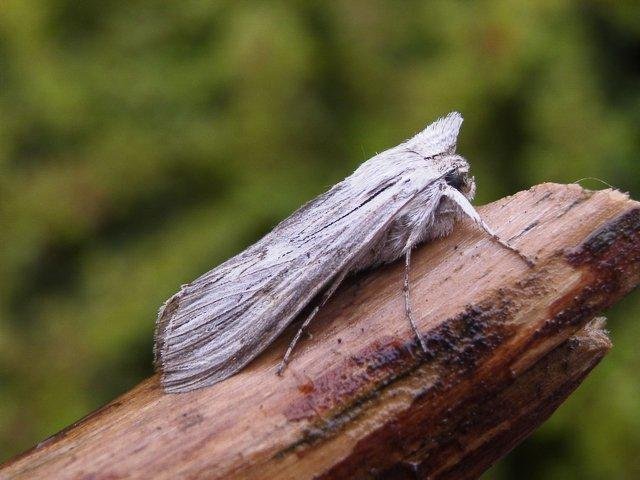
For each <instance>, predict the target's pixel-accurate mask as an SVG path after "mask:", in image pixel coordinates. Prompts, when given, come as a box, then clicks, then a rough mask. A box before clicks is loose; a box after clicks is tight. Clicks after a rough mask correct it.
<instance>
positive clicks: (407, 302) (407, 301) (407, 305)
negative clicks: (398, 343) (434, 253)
mask: <svg viewBox="0 0 640 480" xmlns="http://www.w3.org/2000/svg"><path fill="white" fill-rule="evenodd" d="M410 270H411V246H409V247H408V248H407V249H406V250H405V254H404V285H403V286H402V290H403V292H404V309H405V312H406V314H407V318H408V319H409V323H410V324H411V329H412V330H413V334H414V335H415V337H416V338H417V339H418V342H419V343H420V347H422V351H423V352H424V353H427V346H426V345H425V343H424V340H423V338H422V336H421V335H420V332H419V331H418V327H417V326H416V324H415V322H414V321H413V312H412V311H411V297H410V291H409V271H410Z"/></svg>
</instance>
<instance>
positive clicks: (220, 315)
mask: <svg viewBox="0 0 640 480" xmlns="http://www.w3.org/2000/svg"><path fill="white" fill-rule="evenodd" d="M452 115H454V114H450V115H448V116H447V117H445V118H444V119H441V120H439V121H437V122H435V123H434V124H432V125H430V126H429V127H427V129H425V131H423V132H421V134H418V135H416V136H415V137H413V138H412V139H410V140H408V141H407V142H405V143H404V144H402V145H400V146H398V147H395V148H393V149H390V150H388V151H387V152H383V153H381V154H379V155H377V156H376V157H373V158H372V159H370V160H368V161H367V162H365V163H363V164H362V165H361V166H360V167H359V168H358V169H357V170H356V172H354V173H353V174H352V175H351V176H349V177H347V178H346V179H345V180H344V181H342V182H340V183H338V184H337V185H335V186H334V187H333V188H332V189H331V190H329V191H328V192H326V193H325V194H323V195H320V196H319V197H317V198H315V199H314V200H312V201H311V202H309V203H307V204H306V205H304V206H303V207H302V208H300V209H299V210H297V211H296V212H295V213H293V214H292V215H291V216H290V217H289V218H287V219H285V220H284V221H283V222H281V223H280V224H279V225H278V226H276V227H275V228H274V230H272V231H271V232H270V233H269V234H267V235H266V236H265V237H263V238H262V239H261V240H259V241H258V242H257V243H255V244H254V245H253V246H251V247H249V248H248V249H247V250H245V251H244V252H242V253H240V254H238V255H236V256H235V257H233V258H231V259H229V260H228V261H226V262H224V263H223V264H221V265H220V266H218V267H217V268H214V269H213V270H211V271H209V272H207V273H205V274H204V275H202V276H201V277H199V278H198V279H196V280H195V281H193V282H191V283H189V284H187V285H184V286H183V287H182V288H181V289H180V291H179V292H178V293H177V294H175V295H174V296H173V297H171V298H170V299H169V300H168V301H167V302H166V303H165V304H164V305H163V306H162V307H161V309H160V312H159V314H158V320H157V323H156V334H155V345H154V354H155V364H156V366H157V368H158V369H159V370H160V372H161V378H162V384H163V386H164V388H165V389H166V390H167V391H168V392H184V391H189V390H193V389H196V388H200V387H204V386H207V385H211V384H214V383H216V382H218V381H220V380H223V379H224V378H227V377H228V376H230V375H232V374H233V373H235V372H237V371H238V370H240V369H241V368H242V367H243V366H245V365H246V364H247V363H249V362H250V361H251V360H252V359H253V358H255V357H256V356H257V355H258V354H259V353H261V352H262V351H263V350H264V349H265V348H266V347H267V346H268V345H269V344H271V343H272V342H273V340H274V339H275V338H276V337H277V336H278V335H279V334H280V333H282V331H283V330H284V329H285V328H286V327H287V325H289V324H290V323H291V321H292V320H293V319H294V318H295V317H296V316H297V315H298V314H299V313H300V311H301V310H302V309H303V308H304V307H305V306H306V305H308V304H309V302H310V301H311V300H312V299H313V298H314V297H315V296H316V295H317V294H318V293H319V292H321V291H322V290H323V289H324V288H326V287H327V285H328V284H329V282H330V281H331V280H332V279H333V278H334V277H335V276H336V275H338V274H340V273H342V272H344V270H345V269H349V268H350V267H351V266H352V265H353V264H354V262H356V261H357V259H358V256H359V255H362V253H363V252H364V250H365V249H366V248H368V247H369V246H370V245H372V244H373V242H374V241H375V240H376V239H378V238H380V236H381V235H382V234H384V232H385V231H386V228H387V227H388V225H389V224H390V223H391V222H392V221H393V220H394V218H395V217H396V216H397V214H398V212H400V211H401V210H402V208H403V207H404V206H405V205H406V204H407V203H408V202H409V201H410V200H411V199H413V198H414V197H415V195H416V194H417V193H418V192H420V191H422V190H423V189H424V188H426V186H427V185H428V184H429V183H430V182H433V181H434V179H435V178H436V177H437V176H438V172H436V171H431V170H430V168H431V167H429V166H428V165H426V164H425V162H424V158H423V157H422V155H424V153H423V152H426V151H429V152H434V151H435V150H436V147H435V145H440V148H441V149H442V150H441V151H440V152H437V153H433V154H432V155H437V154H441V153H445V152H446V151H448V150H447V149H450V148H452V145H453V148H455V138H453V139H452V131H454V130H455V132H456V135H457V131H458V129H459V126H460V122H461V117H460V119H459V120H456V117H455V115H454V116H453V117H452ZM457 115H458V117H459V114H457ZM450 117H451V118H450ZM446 119H449V120H447V121H444V120H446ZM436 124H437V125H436ZM433 125H436V127H433ZM422 134H424V135H423V136H422V137H421V138H423V140H424V141H426V142H427V143H428V145H427V146H426V147H425V149H424V150H423V149H422V148H421V144H420V142H419V141H418V140H416V139H418V138H420V135H422ZM411 152H413V153H420V155H414V154H412V153H411ZM382 165H384V168H381V166H382Z"/></svg>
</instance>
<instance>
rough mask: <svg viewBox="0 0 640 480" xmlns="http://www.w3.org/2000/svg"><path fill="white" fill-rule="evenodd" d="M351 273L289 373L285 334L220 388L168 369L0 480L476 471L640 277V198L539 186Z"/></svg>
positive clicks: (518, 429)
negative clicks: (406, 288) (167, 383)
mask: <svg viewBox="0 0 640 480" xmlns="http://www.w3.org/2000/svg"><path fill="white" fill-rule="evenodd" d="M480 212H481V215H482V216H483V218H484V219H485V220H486V221H487V223H488V224H490V225H492V226H494V227H495V228H496V230H497V233H498V234H499V235H500V237H501V238H503V239H505V240H507V241H509V243H510V244H512V245H514V246H515V247H517V248H518V249H519V250H520V251H522V252H523V253H524V254H526V255H528V256H529V257H532V258H534V259H535V261H536V265H535V267H534V268H530V267H528V266H527V265H525V264H524V262H522V261H521V260H520V259H519V258H517V257H516V256H515V255H510V254H509V252H508V251H506V250H505V249H503V248H500V246H499V245H497V244H496V243H495V242H493V241H491V239H490V238H488V237H487V236H486V235H485V234H484V233H483V232H481V231H479V230H478V228H477V227H475V226H473V225H471V224H470V223H469V222H462V223H461V224H459V225H458V226H457V227H456V229H455V231H454V233H453V234H452V235H451V236H450V237H448V238H446V239H443V240H441V241H437V242H434V243H432V244H429V245H426V246H423V247H420V248H418V249H416V250H415V252H414V255H413V258H412V272H411V288H412V308H413V312H414V316H415V323H416V326H417V328H418V329H419V331H420V332H421V335H422V337H423V339H424V342H425V345H426V346H427V348H428V353H427V354H424V353H423V352H422V350H421V348H420V347H419V345H418V344H417V341H416V340H415V336H414V334H413V332H412V331H411V328H410V327H409V325H408V324H407V322H406V318H405V314H404V307H403V296H402V295H403V292H402V285H403V267H404V265H403V264H402V262H397V263H396V264H394V265H390V266H388V267H384V268H380V269H377V270H375V271H371V272H368V273H366V274H364V275H360V276H358V277H356V278H353V279H350V280H347V282H346V283H345V285H344V286H343V287H341V288H340V290H339V291H338V292H337V293H336V295H335V297H334V298H333V299H332V301H331V302H329V303H328V304H327V305H326V306H325V308H323V309H322V310H321V311H320V313H319V315H318V317H317V318H316V320H315V321H314V323H313V325H311V330H310V332H311V333H312V338H311V339H303V340H302V341H301V343H300V346H299V347H298V349H297V350H296V351H295V352H294V354H293V356H292V358H291V362H290V364H289V367H288V369H287V370H286V371H285V372H284V375H283V376H282V377H278V376H277V375H276V374H275V370H276V368H277V365H278V361H279V360H280V358H281V356H282V353H283V351H284V348H285V347H286V341H287V340H288V339H289V338H291V336H292V334H293V332H294V330H295V329H296V328H297V325H292V328H291V329H290V330H289V331H287V333H286V334H285V335H283V337H282V338H281V340H280V341H279V342H277V343H276V344H275V345H273V347H272V348H270V349H269V350H268V351H267V352H265V354H263V355H261V356H260V357H259V358H258V359H256V361H254V362H253V363H252V364H251V365H249V366H248V367H247V368H246V369H245V370H243V371H242V372H241V373H239V374H238V375H235V376H233V377H231V378H229V379H227V380H226V381H224V382H222V383H219V384H217V385H214V386H213V387H210V388H206V389H202V390H198V391H195V392H189V393H186V394H180V395H170V394H165V393H163V391H162V390H161V388H160V386H159V383H158V378H157V376H154V377H151V378H149V379H147V380H146V381H144V382H143V383H141V384H140V385H139V386H137V387H136V388H134V389H133V390H131V391H130V392H128V393H127V394H125V395H123V396H122V397H120V398H118V399H116V400H114V401H113V402H112V403H110V404H109V405H107V406H105V407H104V408H102V409H101V410H99V411H97V412H95V413H93V414H92V415H90V416H88V417H87V418H85V419H83V420H82V421H80V422H78V423H77V424H75V425H72V426H70V427H69V428H67V429H65V430H63V431H62V432H60V433H58V434H57V435H54V436H53V437H51V438H50V439H48V440H45V441H44V442H42V443H41V444H40V445H38V446H37V447H35V448H34V449H32V450H31V451H29V452H26V453H25V454H23V455H22V456H20V457H18V458H16V459H14V460H12V461H10V462H8V463H6V464H5V465H4V466H3V467H2V468H0V478H74V479H76V478H92V479H107V478H243V479H274V478H278V479H280V478H283V479H306V478H323V479H332V478H371V477H381V478H473V477H476V476H477V475H479V474H480V473H481V472H482V471H484V470H485V469H486V468H488V467H489V466H490V465H491V464H492V463H493V462H494V461H495V460H497V459H498V458H500V457H501V456H503V455H505V454H506V453H507V452H508V451H509V450H510V449H511V448H513V446H515V445H516V444H517V443H518V442H520V441H521V440H522V439H523V438H524V437H525V436H526V435H528V434H529V433H530V432H531V431H533V429H535V428H536V427H537V426H538V425H539V424H540V423H541V422H543V421H544V419H545V418H547V417H548V416H549V415H550V414H551V412H553V410H554V409H555V408H556V407H557V406H558V405H559V404H560V403H561V402H562V401H563V399H564V398H566V396H567V395H568V394H569V393H570V392H571V391H572V390H573V389H574V388H575V387H576V386H577V385H578V384H579V383H580V381H581V380H582V379H583V378H584V377H585V376H586V375H587V373H588V372H589V370H590V369H591V368H593V367H594V366H595V365H596V364H597V362H598V361H599V360H600V359H601V358H602V356H603V355H604V354H605V353H606V351H607V350H608V348H609V346H610V345H609V342H608V340H607V338H606V336H605V335H604V333H603V332H602V325H601V322H599V321H596V322H594V323H591V324H589V325H587V324H588V322H589V321H590V320H591V319H592V318H593V317H594V316H595V315H597V313H598V312H600V311H602V310H603V309H605V308H607V307H608V306H610V305H611V304H612V303H614V302H615V301H617V300H618V299H619V298H621V297H622V296H623V295H624V294H626V293H627V292H629V291H630V290H631V289H632V288H633V287H634V286H635V285H637V284H638V283H639V281H640V204H638V203H637V202H633V201H631V200H629V199H628V198H627V197H626V196H625V195H623V194H621V193H619V192H617V191H612V190H603V191H600V192H589V191H586V190H583V189H582V188H580V187H579V186H577V185H554V184H543V185H538V186H536V187H534V188H532V189H530V190H528V191H525V192H520V193H518V194H516V195H514V196H511V197H507V198H504V199H502V200H499V201H497V202H494V203H492V204H490V205H486V206H484V207H482V208H481V209H480Z"/></svg>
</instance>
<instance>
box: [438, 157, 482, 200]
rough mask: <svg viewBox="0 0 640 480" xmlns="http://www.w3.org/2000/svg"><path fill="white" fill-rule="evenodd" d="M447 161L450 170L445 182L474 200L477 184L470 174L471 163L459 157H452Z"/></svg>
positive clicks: (446, 174) (447, 172)
mask: <svg viewBox="0 0 640 480" xmlns="http://www.w3.org/2000/svg"><path fill="white" fill-rule="evenodd" d="M447 160H448V162H447V164H448V168H447V171H446V173H445V176H444V181H445V182H446V183H447V185H449V186H450V187H453V188H455V189H456V190H458V191H459V192H460V193H462V194H463V195H464V196H465V197H467V198H468V199H469V200H472V199H473V196H474V195H475V193H476V182H475V179H474V178H473V176H472V175H471V173H470V172H469V170H470V169H469V162H467V161H466V160H465V159H464V158H462V157H461V156H459V155H452V156H451V157H449V158H448V159H447Z"/></svg>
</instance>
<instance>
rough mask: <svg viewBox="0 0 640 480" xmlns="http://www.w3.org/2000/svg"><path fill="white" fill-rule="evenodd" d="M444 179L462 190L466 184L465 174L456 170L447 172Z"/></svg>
mask: <svg viewBox="0 0 640 480" xmlns="http://www.w3.org/2000/svg"><path fill="white" fill-rule="evenodd" d="M444 181H445V182H447V184H448V185H449V186H451V187H453V188H455V189H456V190H460V189H461V188H462V187H463V186H464V185H465V175H464V174H463V173H460V172H458V171H456V170H454V171H453V172H449V173H447V175H446V176H445V177H444Z"/></svg>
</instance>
